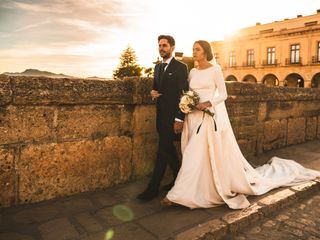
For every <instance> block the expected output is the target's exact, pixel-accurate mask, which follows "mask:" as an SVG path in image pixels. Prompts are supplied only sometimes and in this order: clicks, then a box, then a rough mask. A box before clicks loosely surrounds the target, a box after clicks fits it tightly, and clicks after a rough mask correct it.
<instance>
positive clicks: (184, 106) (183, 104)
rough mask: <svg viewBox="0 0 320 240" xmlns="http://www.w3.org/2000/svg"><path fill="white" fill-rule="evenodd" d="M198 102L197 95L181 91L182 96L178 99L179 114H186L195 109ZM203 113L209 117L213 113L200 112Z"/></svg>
mask: <svg viewBox="0 0 320 240" xmlns="http://www.w3.org/2000/svg"><path fill="white" fill-rule="evenodd" d="M199 101H200V97H199V94H198V93H197V92H195V91H193V90H189V91H183V94H182V96H181V98H180V103H179V108H180V110H181V112H183V113H185V114H188V113H191V112H192V111H193V110H194V109H196V106H197V104H198V103H199ZM202 111H203V112H204V113H207V114H209V115H210V116H211V117H213V116H214V113H213V112H211V111H210V110H209V109H204V110H202Z"/></svg>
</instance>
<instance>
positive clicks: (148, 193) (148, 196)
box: [137, 189, 159, 201]
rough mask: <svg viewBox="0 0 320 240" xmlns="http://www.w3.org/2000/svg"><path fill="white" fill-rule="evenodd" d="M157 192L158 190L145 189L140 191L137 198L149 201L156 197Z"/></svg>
mask: <svg viewBox="0 0 320 240" xmlns="http://www.w3.org/2000/svg"><path fill="white" fill-rule="evenodd" d="M158 194H159V191H158V190H150V189H147V190H145V191H144V192H142V193H140V194H139V195H138V196H137V198H138V199H140V200H144V201H149V200H152V199H154V198H155V197H157V196H158Z"/></svg>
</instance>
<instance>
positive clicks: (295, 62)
mask: <svg viewBox="0 0 320 240" xmlns="http://www.w3.org/2000/svg"><path fill="white" fill-rule="evenodd" d="M286 65H301V57H299V58H295V59H292V58H286Z"/></svg>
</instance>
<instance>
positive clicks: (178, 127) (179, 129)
mask: <svg viewBox="0 0 320 240" xmlns="http://www.w3.org/2000/svg"><path fill="white" fill-rule="evenodd" d="M173 130H174V133H175V134H178V133H181V132H182V130H183V122H178V121H175V122H174V125H173Z"/></svg>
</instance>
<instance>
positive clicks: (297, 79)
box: [284, 73, 304, 88]
mask: <svg viewBox="0 0 320 240" xmlns="http://www.w3.org/2000/svg"><path fill="white" fill-rule="evenodd" d="M284 86H285V87H302V88H303V87H304V79H303V78H302V77H301V76H300V75H299V74H297V73H291V74H289V75H288V76H287V77H286V78H285V80H284Z"/></svg>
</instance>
